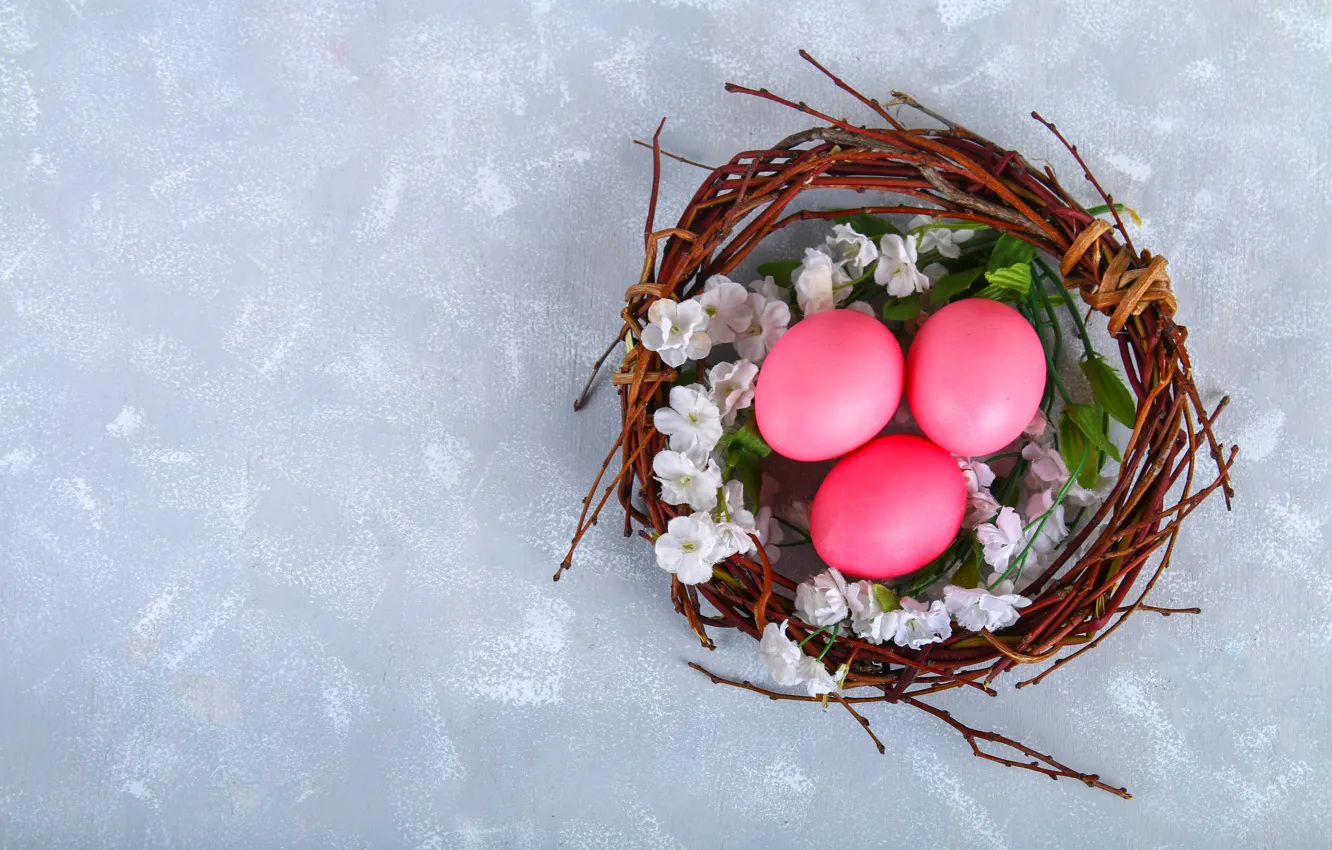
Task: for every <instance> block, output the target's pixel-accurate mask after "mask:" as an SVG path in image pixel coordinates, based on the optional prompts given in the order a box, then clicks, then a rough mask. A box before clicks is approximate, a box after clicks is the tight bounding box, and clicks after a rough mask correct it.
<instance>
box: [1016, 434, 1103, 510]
mask: <svg viewBox="0 0 1332 850" xmlns="http://www.w3.org/2000/svg"><path fill="white" fill-rule="evenodd" d="M1028 427H1031V426H1028ZM1022 456H1023V457H1024V458H1026V459H1027V460H1028V461H1029V462H1030V465H1029V466H1028V467H1027V474H1026V475H1025V476H1023V478H1022V486H1023V487H1024V488H1026V489H1027V490H1032V491H1036V490H1054V491H1055V492H1058V491H1059V490H1060V489H1062V488H1063V486H1064V483H1065V482H1067V481H1068V475H1069V473H1068V465H1067V464H1065V463H1064V457H1063V455H1061V454H1060V453H1059V450H1058V449H1056V448H1054V447H1053V446H1047V445H1044V444H1043V443H1027V444H1026V445H1025V446H1023V447H1022ZM1112 480H1113V479H1112ZM1098 490H1099V487H1098ZM1107 492H1108V491H1107ZM1101 498H1103V497H1098V495H1097V493H1096V492H1094V491H1091V490H1087V489H1085V488H1084V487H1083V486H1082V485H1081V484H1078V483H1077V482H1076V481H1074V482H1073V483H1072V484H1071V485H1069V488H1068V492H1067V493H1066V494H1065V499H1066V500H1067V501H1068V502H1071V503H1072V504H1075V505H1082V506H1086V505H1091V504H1094V503H1096V502H1098V501H1100V499H1101Z"/></svg>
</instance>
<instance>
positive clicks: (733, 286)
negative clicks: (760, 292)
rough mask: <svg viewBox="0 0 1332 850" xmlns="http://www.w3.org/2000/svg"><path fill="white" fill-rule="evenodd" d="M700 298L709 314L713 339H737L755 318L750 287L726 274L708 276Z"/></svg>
mask: <svg viewBox="0 0 1332 850" xmlns="http://www.w3.org/2000/svg"><path fill="white" fill-rule="evenodd" d="M697 300H698V303H699V304H702V305H703V311H704V312H705V313H707V314H708V336H709V337H711V338H712V341H713V342H714V343H728V342H735V338H736V335H737V334H740V333H743V332H744V331H746V330H748V328H749V326H750V325H751V324H752V323H753V321H754V315H753V310H752V308H751V307H750V306H749V291H748V290H747V289H745V288H744V287H743V286H741V285H740V284H738V283H736V282H735V281H733V280H731V279H730V278H728V277H726V276H725V275H720V274H715V275H713V276H712V277H710V278H708V280H707V283H705V284H703V294H702V295H699V296H698V299H697Z"/></svg>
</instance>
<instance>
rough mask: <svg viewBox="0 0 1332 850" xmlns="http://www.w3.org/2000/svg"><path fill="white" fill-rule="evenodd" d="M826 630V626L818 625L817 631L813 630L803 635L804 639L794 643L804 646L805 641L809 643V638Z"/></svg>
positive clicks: (811, 638)
mask: <svg viewBox="0 0 1332 850" xmlns="http://www.w3.org/2000/svg"><path fill="white" fill-rule="evenodd" d="M826 631H828V627H827V626H819V628H818V630H817V631H813V632H810V633H809V634H807V635H805V639H804V640H802V641H800V643H798V644H796V646H804V645H805V644H807V643H809V642H810V641H811V640H813V639H814V638H815V637H817V636H818V635H821V634H823V633H824V632H826Z"/></svg>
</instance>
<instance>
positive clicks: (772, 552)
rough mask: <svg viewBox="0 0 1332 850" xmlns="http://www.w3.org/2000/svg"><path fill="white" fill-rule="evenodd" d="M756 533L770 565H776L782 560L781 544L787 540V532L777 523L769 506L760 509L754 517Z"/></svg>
mask: <svg viewBox="0 0 1332 850" xmlns="http://www.w3.org/2000/svg"><path fill="white" fill-rule="evenodd" d="M754 533H755V534H756V535H758V539H759V543H761V544H762V545H763V551H764V553H765V554H766V555H767V556H768V563H770V564H775V563H777V562H778V561H780V560H781V559H782V547H781V544H782V542H783V541H784V540H786V530H785V529H783V528H782V524H781V523H780V522H778V521H777V517H776V516H775V515H774V514H773V512H772V508H771V507H769V506H768V505H764V506H763V507H761V508H759V509H758V513H757V514H755V516H754Z"/></svg>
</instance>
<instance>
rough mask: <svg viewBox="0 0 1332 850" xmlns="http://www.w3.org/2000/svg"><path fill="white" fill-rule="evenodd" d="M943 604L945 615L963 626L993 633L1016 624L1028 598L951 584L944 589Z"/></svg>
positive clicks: (972, 629) (1027, 602) (1026, 604)
mask: <svg viewBox="0 0 1332 850" xmlns="http://www.w3.org/2000/svg"><path fill="white" fill-rule="evenodd" d="M1011 587H1012V585H1009V588H1011ZM996 589H1000V590H1004V589H1007V588H996ZM943 604H944V608H945V609H946V610H947V611H948V615H949V616H950V617H952V618H953V619H954V620H956V621H957V624H958V625H959V626H961V627H962V628H964V629H969V630H971V631H973V632H978V631H980V630H981V629H989V630H990V631H992V632H993V631H997V630H999V629H1003V628H1007V627H1008V626H1011V625H1013V624H1014V623H1016V622H1017V621H1018V617H1020V616H1021V614H1019V613H1018V609H1019V608H1026V607H1027V606H1028V605H1030V604H1031V600H1030V599H1028V598H1027V597H1025V596H1018V595H1017V594H1014V593H1002V594H999V595H995V594H994V593H991V592H990V591H988V590H986V589H985V588H983V587H958V586H956V585H952V584H950V585H948V586H947V587H945V588H944V598H943Z"/></svg>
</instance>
